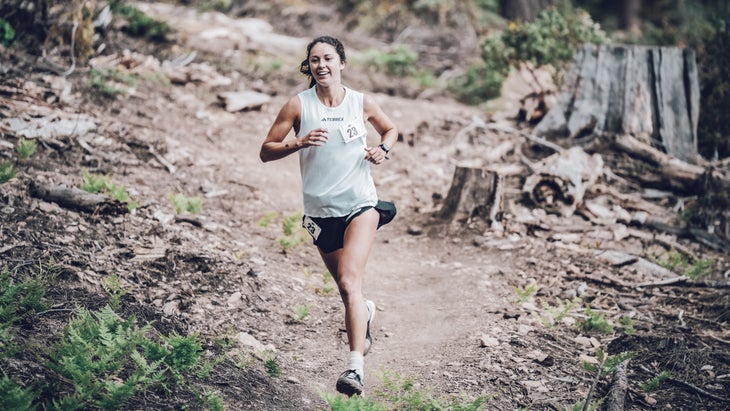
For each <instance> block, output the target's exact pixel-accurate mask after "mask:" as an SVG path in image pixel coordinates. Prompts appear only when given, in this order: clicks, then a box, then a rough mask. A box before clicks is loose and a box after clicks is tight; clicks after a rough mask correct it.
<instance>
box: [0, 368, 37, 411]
mask: <svg viewBox="0 0 730 411" xmlns="http://www.w3.org/2000/svg"><path fill="white" fill-rule="evenodd" d="M34 399H35V394H33V392H32V390H31V389H30V388H23V387H22V386H21V385H20V384H18V383H17V382H16V381H14V380H12V379H10V378H9V377H8V376H7V375H3V377H2V378H0V409H2V410H32V409H33V407H32V404H33V401H34Z"/></svg>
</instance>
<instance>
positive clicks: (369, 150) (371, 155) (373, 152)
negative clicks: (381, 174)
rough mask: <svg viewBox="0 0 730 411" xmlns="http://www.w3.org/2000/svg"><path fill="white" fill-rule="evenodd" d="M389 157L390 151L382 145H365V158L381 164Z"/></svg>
mask: <svg viewBox="0 0 730 411" xmlns="http://www.w3.org/2000/svg"><path fill="white" fill-rule="evenodd" d="M387 159H388V153H386V152H385V150H383V149H382V148H381V147H379V146H376V147H365V160H367V161H369V162H371V163H373V164H381V163H382V162H383V161H385V160H387Z"/></svg>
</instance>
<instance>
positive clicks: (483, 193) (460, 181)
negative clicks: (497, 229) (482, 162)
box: [437, 167, 502, 224]
mask: <svg viewBox="0 0 730 411" xmlns="http://www.w3.org/2000/svg"><path fill="white" fill-rule="evenodd" d="M501 187H502V186H501V184H500V179H499V176H498V175H497V173H495V172H493V171H488V170H485V169H483V168H472V167H456V170H454V178H453V180H452V181H451V188H449V192H448V194H447V195H446V199H445V200H444V204H443V206H442V207H441V210H439V212H438V213H437V217H439V218H441V219H443V220H448V221H451V222H454V223H461V224H468V223H471V222H472V221H474V220H475V219H477V218H479V219H481V220H483V221H485V222H487V223H493V222H495V221H497V220H498V218H499V215H500V213H501V210H502V188H501Z"/></svg>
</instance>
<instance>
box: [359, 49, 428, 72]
mask: <svg viewBox="0 0 730 411" xmlns="http://www.w3.org/2000/svg"><path fill="white" fill-rule="evenodd" d="M360 60H361V61H362V63H363V64H365V65H366V66H369V67H372V68H374V69H375V70H377V71H382V72H385V73H388V74H391V75H394V76H400V77H404V76H407V75H411V74H414V73H415V71H416V70H415V63H416V60H418V53H416V52H415V51H413V49H411V48H410V47H408V46H406V45H402V44H398V45H396V46H394V47H392V48H390V49H388V50H385V51H383V50H380V49H376V48H371V49H368V50H366V51H364V52H363V55H362V57H361V58H360Z"/></svg>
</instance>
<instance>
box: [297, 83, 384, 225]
mask: <svg viewBox="0 0 730 411" xmlns="http://www.w3.org/2000/svg"><path fill="white" fill-rule="evenodd" d="M299 101H300V102H301V106H302V111H301V122H300V124H299V132H298V133H297V137H298V138H300V137H303V136H305V135H307V133H309V132H310V131H311V130H313V129H315V128H325V129H327V131H328V135H329V139H328V140H327V143H326V144H324V145H322V146H311V147H306V148H303V149H301V150H299V167H300V169H301V173H302V188H303V196H304V214H305V215H308V216H310V217H342V216H347V215H349V214H350V213H351V212H353V211H355V210H357V209H359V208H361V207H365V206H375V205H376V204H377V202H378V196H377V193H376V192H375V184H374V183H373V178H372V176H371V175H370V163H368V161H367V160H365V150H364V148H365V147H366V146H367V145H366V137H367V129H366V128H365V123H364V121H363V95H362V93H360V92H357V91H354V90H351V89H349V88H347V87H345V98H344V99H343V101H342V103H340V105H338V106H337V107H327V106H325V105H324V104H322V102H321V101H319V98H317V92H316V90H315V87H312V88H310V89H307V90H305V91H303V92H301V93H299Z"/></svg>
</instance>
